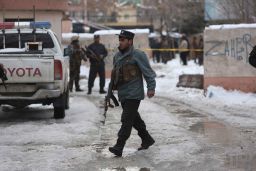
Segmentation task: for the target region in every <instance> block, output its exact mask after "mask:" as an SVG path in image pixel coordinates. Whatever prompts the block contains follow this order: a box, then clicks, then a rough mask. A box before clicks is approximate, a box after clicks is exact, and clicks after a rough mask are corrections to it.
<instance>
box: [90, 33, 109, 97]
mask: <svg viewBox="0 0 256 171" xmlns="http://www.w3.org/2000/svg"><path fill="white" fill-rule="evenodd" d="M88 49H89V51H88V50H87V57H88V58H89V59H90V63H91V65H90V71H89V80H88V93H87V94H91V93H92V88H93V86H94V80H95V78H96V76H97V74H99V77H100V91H99V93H101V94H104V93H106V91H105V90H104V87H105V62H104V58H105V57H106V56H107V55H108V51H107V50H106V48H105V46H104V45H103V44H102V43H100V36H99V35H94V43H92V44H90V45H89V46H88Z"/></svg>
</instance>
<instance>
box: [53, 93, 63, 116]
mask: <svg viewBox="0 0 256 171" xmlns="http://www.w3.org/2000/svg"><path fill="white" fill-rule="evenodd" d="M53 106H54V118H55V119H63V118H65V108H66V93H64V94H62V95H61V96H60V97H59V98H57V99H56V100H55V102H54V103H53Z"/></svg>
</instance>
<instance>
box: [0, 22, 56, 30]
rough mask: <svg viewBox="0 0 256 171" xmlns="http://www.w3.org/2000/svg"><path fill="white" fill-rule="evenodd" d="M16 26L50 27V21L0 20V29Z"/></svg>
mask: <svg viewBox="0 0 256 171" xmlns="http://www.w3.org/2000/svg"><path fill="white" fill-rule="evenodd" d="M17 28H31V29H33V28H45V29H50V28H51V23H50V22H48V21H38V22H34V21H31V22H0V29H17Z"/></svg>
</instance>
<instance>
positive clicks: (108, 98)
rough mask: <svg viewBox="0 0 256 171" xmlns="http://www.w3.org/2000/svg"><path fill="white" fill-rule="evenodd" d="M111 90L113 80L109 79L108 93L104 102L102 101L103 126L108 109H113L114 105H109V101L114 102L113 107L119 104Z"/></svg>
mask: <svg viewBox="0 0 256 171" xmlns="http://www.w3.org/2000/svg"><path fill="white" fill-rule="evenodd" d="M112 89H113V80H112V79H111V81H110V83H109V86H108V93H107V95H106V96H105V100H104V114H103V116H104V120H103V121H102V123H103V124H105V121H106V117H107V111H108V107H111V108H114V105H112V104H111V102H110V99H111V100H112V101H113V102H114V104H115V106H119V103H118V101H117V99H116V97H115V96H114V94H113V90H112Z"/></svg>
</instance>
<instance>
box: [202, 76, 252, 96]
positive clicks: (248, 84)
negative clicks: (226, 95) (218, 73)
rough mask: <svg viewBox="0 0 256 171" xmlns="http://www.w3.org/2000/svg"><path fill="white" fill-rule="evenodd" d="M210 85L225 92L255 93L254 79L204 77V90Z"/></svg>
mask: <svg viewBox="0 0 256 171" xmlns="http://www.w3.org/2000/svg"><path fill="white" fill-rule="evenodd" d="M210 85H214V86H220V87H223V88H225V89H227V90H235V89H236V90H241V91H243V92H256V77H204V89H207V87H208V86H210Z"/></svg>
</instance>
